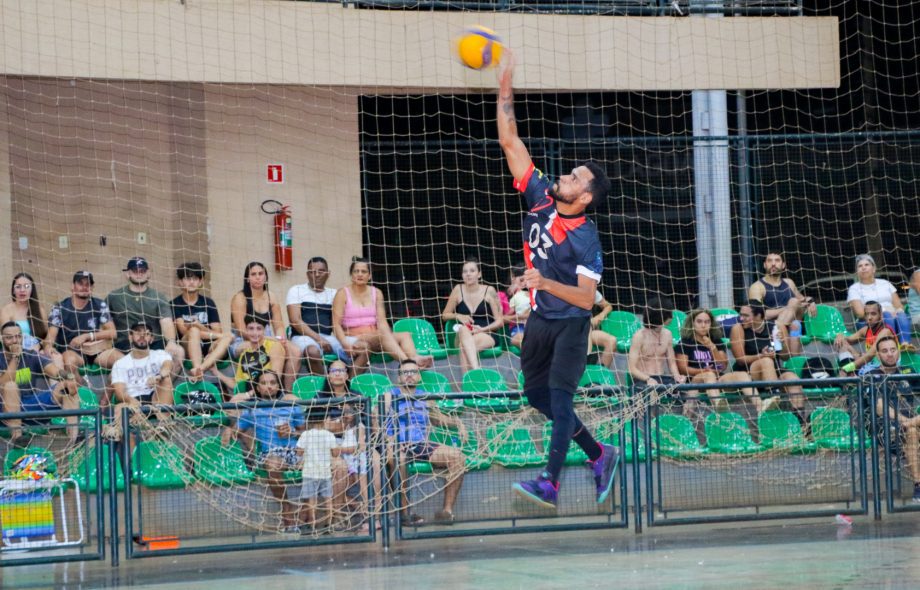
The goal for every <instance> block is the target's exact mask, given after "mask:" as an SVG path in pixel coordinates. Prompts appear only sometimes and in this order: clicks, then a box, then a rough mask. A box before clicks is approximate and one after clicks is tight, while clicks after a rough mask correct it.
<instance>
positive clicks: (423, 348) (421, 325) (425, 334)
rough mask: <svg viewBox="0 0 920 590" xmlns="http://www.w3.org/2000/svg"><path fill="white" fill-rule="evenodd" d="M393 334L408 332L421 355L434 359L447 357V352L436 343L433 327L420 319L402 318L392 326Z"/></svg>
mask: <svg viewBox="0 0 920 590" xmlns="http://www.w3.org/2000/svg"><path fill="white" fill-rule="evenodd" d="M393 331H394V332H408V333H410V334H412V342H413V343H414V344H415V348H416V350H418V353H419V354H421V355H431V356H432V357H434V358H435V359H443V358H445V357H447V350H445V349H444V347H443V346H441V343H440V342H438V334H437V332H435V329H434V326H432V325H431V323H429V322H428V321H427V320H424V319H421V318H404V319H401V320H398V321H397V322H396V323H394V324H393Z"/></svg>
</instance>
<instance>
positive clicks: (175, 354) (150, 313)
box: [106, 256, 185, 375]
mask: <svg viewBox="0 0 920 590" xmlns="http://www.w3.org/2000/svg"><path fill="white" fill-rule="evenodd" d="M149 271H150V265H149V264H147V260H146V259H144V258H141V257H140V256H135V257H134V258H132V259H130V260H128V264H127V265H126V266H125V276H126V277H127V279H128V284H127V285H125V286H124V287H120V288H118V289H115V290H114V291H112V292H111V293H109V295H108V297H106V303H108V304H109V311H110V312H111V314H112V320H114V322H115V328H116V330H117V336H116V337H115V348H117V349H118V350H120V351H122V352H124V353H127V352H128V351H129V350H130V348H131V342H130V340H129V335H128V328H130V327H131V326H133V325H134V324H136V323H138V322H143V323H144V324H146V325H147V327H148V328H149V330H150V333H151V336H152V338H153V340H152V342H151V344H150V348H151V350H166V352H168V353H169V355H170V356H171V357H172V361H173V362H172V367H173V369H172V370H173V375H175V374H176V373H178V371H179V369H180V368H181V367H182V360H183V359H184V358H185V351H184V350H183V349H182V347H181V346H179V344H178V343H177V342H176V325H175V324H174V323H173V319H172V307H171V306H170V304H169V300H167V299H166V297H164V296H163V295H162V294H160V293H159V292H158V291H157V290H156V289H154V288H153V287H151V286H150V285H148V284H147V283H148V281H149V280H150V278H149V274H150V273H149Z"/></svg>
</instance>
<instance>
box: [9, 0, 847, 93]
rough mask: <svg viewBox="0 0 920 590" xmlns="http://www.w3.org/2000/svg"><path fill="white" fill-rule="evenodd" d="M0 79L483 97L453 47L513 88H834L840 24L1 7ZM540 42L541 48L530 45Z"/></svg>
mask: <svg viewBox="0 0 920 590" xmlns="http://www.w3.org/2000/svg"><path fill="white" fill-rule="evenodd" d="M0 7H2V9H0V10H2V12H0V22H2V25H0V26H2V27H3V35H4V37H5V38H6V41H5V42H4V43H2V44H0V73H15V74H25V75H42V76H61V77H71V76H74V77H90V78H117V79H146V80H196V81H210V82H239V83H272V84H302V85H333V86H335V85H355V86H364V87H375V86H384V87H391V86H394V87H405V86H418V87H428V88H433V89H444V88H465V87H484V86H485V87H491V86H494V75H493V74H492V73H491V72H486V73H480V72H473V71H470V70H467V69H465V68H463V67H461V66H459V65H458V64H457V62H456V60H455V58H454V57H453V55H452V49H451V43H450V38H451V37H452V36H453V35H454V34H455V33H456V32H458V31H461V30H462V29H463V28H464V27H465V26H467V25H469V24H470V23H471V22H479V23H481V24H484V25H487V26H491V27H493V28H494V29H496V31H498V32H499V33H500V34H501V35H502V36H503V37H504V39H505V40H506V41H507V42H508V44H509V45H510V46H511V47H514V48H516V49H517V50H518V52H519V55H520V61H521V67H522V72H521V75H520V76H518V84H517V85H518V87H519V88H521V89H525V90H526V89H545V90H553V89H571V90H591V89H607V90H692V89H707V88H728V89H736V88H737V89H744V88H817V87H836V86H837V85H838V84H839V81H840V65H839V46H838V29H837V19H836V18H834V17H788V18H778V17H769V18H758V17H746V18H721V19H710V18H670V17H592V16H553V15H528V14H519V13H514V14H510V13H477V14H476V15H474V16H473V15H470V14H468V13H461V12H428V11H395V10H394V11H374V10H354V9H349V8H345V7H342V6H340V5H336V4H325V3H313V2H288V1H264V0H263V1H260V0H187V2H184V3H180V2H171V1H165V0H88V1H85V2H73V1H72V0H48V1H46V2H23V1H21V0H2V5H0ZM536 40H538V41H536Z"/></svg>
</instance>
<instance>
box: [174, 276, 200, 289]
mask: <svg viewBox="0 0 920 590" xmlns="http://www.w3.org/2000/svg"><path fill="white" fill-rule="evenodd" d="M201 283H202V281H201V277H195V276H187V277H185V278H183V279H179V286H180V287H182V290H183V291H185V292H186V293H197V292H198V291H199V290H200V289H201Z"/></svg>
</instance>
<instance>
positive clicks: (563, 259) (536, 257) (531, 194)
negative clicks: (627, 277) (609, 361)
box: [514, 164, 604, 320]
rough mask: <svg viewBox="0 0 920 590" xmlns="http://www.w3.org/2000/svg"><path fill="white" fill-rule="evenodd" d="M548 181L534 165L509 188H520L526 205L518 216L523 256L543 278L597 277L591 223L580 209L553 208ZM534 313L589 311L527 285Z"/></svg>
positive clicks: (567, 281)
mask: <svg viewBox="0 0 920 590" xmlns="http://www.w3.org/2000/svg"><path fill="white" fill-rule="evenodd" d="M552 186H553V183H552V181H551V180H550V179H549V178H547V177H546V176H544V175H543V173H542V172H540V171H539V170H537V169H536V168H534V166H533V164H531V166H530V170H528V171H527V174H525V175H524V176H523V178H521V179H520V180H515V181H514V188H516V189H518V190H519V191H521V192H522V193H524V197H525V198H526V199H527V207H528V209H529V211H528V212H527V215H525V216H524V222H523V229H524V233H523V237H524V262H525V263H526V264H527V268H536V269H537V270H539V271H540V274H541V275H543V276H544V277H545V278H547V279H552V280H554V281H557V282H559V283H562V284H563V285H571V286H577V285H578V275H584V276H586V277H588V278H590V279H591V280H593V281H596V282H600V280H601V273H602V272H603V271H604V263H603V257H602V255H601V243H600V240H599V239H598V237H597V227H596V226H595V225H594V222H593V221H591V220H589V219H588V218H587V217H585V216H584V215H577V216H574V217H568V216H564V215H560V214H559V212H558V211H556V199H554V198H553V197H552V196H551V195H550V189H551V188H552ZM530 305H531V308H532V309H533V311H534V313H536V314H538V315H540V316H541V317H544V318H546V319H550V320H554V319H562V318H574V317H591V311H590V310H588V309H582V308H581V307H576V306H574V305H572V304H571V303H566V302H565V301H563V300H562V299H559V298H558V297H556V296H554V295H550V294H549V293H547V292H546V291H531V298H530Z"/></svg>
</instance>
